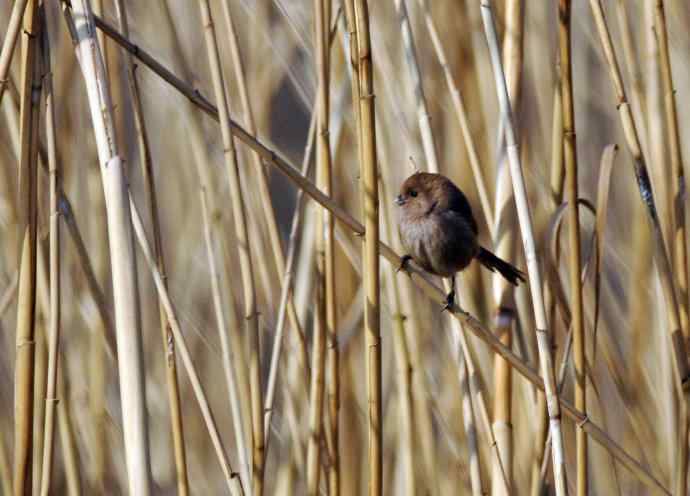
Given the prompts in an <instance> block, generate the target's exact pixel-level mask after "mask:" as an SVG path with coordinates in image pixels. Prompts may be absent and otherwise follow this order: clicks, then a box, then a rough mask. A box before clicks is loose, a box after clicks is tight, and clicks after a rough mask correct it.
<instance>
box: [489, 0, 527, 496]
mask: <svg viewBox="0 0 690 496" xmlns="http://www.w3.org/2000/svg"><path fill="white" fill-rule="evenodd" d="M523 10H524V7H523V2H522V0H511V1H509V2H507V3H506V12H505V35H504V39H503V46H502V57H503V64H504V67H505V79H506V85H507V87H508V90H507V91H508V98H509V101H510V105H511V107H512V108H513V109H515V112H518V109H519V107H520V97H521V91H520V86H521V82H522V72H523V71H522V65H523V57H524V50H523V38H524V12H523ZM501 122H502V126H505V125H506V123H505V122H504V121H503V120H502V121H501ZM499 138H501V136H499ZM501 159H502V160H501V163H500V164H499V166H498V172H497V178H496V183H497V185H496V196H495V207H494V208H495V212H496V216H495V218H494V219H495V223H494V224H492V225H491V226H490V227H491V230H492V233H493V235H492V237H493V243H494V250H495V252H496V254H497V255H498V256H499V257H501V258H502V259H504V260H515V259H516V251H517V246H516V237H517V236H516V231H517V229H516V226H515V222H516V215H515V214H516V212H515V206H514V205H515V201H514V198H515V196H514V194H513V188H512V187H511V172H510V171H509V163H508V160H509V159H507V158H506V157H505V155H504V154H502V153H501ZM492 279H493V294H494V304H495V305H496V310H495V317H494V318H495V326H496V330H495V333H496V335H497V336H498V337H499V339H500V340H501V342H502V343H503V344H505V345H506V346H508V347H511V344H512V341H513V325H514V322H515V320H516V316H517V312H516V310H515V301H514V298H515V296H514V290H513V286H512V285H510V284H509V283H508V282H507V281H506V280H505V279H503V277H502V276H501V275H500V274H494V275H493V276H492ZM493 372H494V385H495V389H496V393H495V396H494V416H493V424H492V429H493V430H494V434H495V436H496V441H497V450H498V454H499V456H498V457H496V458H495V459H494V463H493V465H492V473H491V480H492V486H491V489H492V494H493V495H494V496H507V495H508V494H509V492H510V491H509V489H508V488H509V487H510V486H509V485H508V484H511V485H512V483H513V412H512V409H513V401H512V396H513V378H512V376H513V374H512V372H511V369H510V366H509V365H508V363H507V362H506V361H505V360H503V359H502V358H501V357H495V358H494V370H493ZM502 478H504V479H507V482H508V483H506V484H499V481H500V480H501V479H502Z"/></svg>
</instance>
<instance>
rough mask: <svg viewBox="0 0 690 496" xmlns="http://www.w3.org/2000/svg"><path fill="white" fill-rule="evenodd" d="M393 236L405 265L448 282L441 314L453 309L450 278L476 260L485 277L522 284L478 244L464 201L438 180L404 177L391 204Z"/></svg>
mask: <svg viewBox="0 0 690 496" xmlns="http://www.w3.org/2000/svg"><path fill="white" fill-rule="evenodd" d="M395 203H396V205H398V232H399V233H400V239H401V241H402V244H403V246H404V248H405V251H406V253H407V255H405V257H403V264H402V265H401V267H402V266H404V264H405V262H406V261H407V260H409V259H412V260H414V261H415V263H416V264H417V265H419V266H420V267H422V268H423V269H424V270H426V271H428V272H431V273H432V274H435V275H437V276H441V277H450V278H451V280H452V283H453V290H451V292H450V293H449V294H448V301H447V305H446V308H447V307H449V306H451V305H452V304H453V298H454V296H455V291H454V288H455V274H456V273H457V272H459V271H461V270H463V269H465V267H467V266H468V265H469V264H470V262H471V261H472V259H475V258H476V259H477V260H478V261H479V263H481V264H482V265H483V266H484V267H486V268H487V269H489V270H490V271H492V272H494V271H498V272H499V273H500V274H501V275H502V276H503V277H505V278H506V280H508V281H509V282H510V283H511V284H514V285H516V286H517V285H518V282H519V281H523V282H524V281H525V275H524V274H523V273H522V272H521V271H520V270H518V269H517V268H516V267H514V266H513V265H511V264H510V263H508V262H506V261H505V260H501V259H500V258H498V257H497V256H496V255H494V254H493V253H491V252H490V251H489V250H487V249H486V248H483V247H481V246H480V245H479V241H478V240H477V232H478V229H477V222H476V221H475V220H474V216H473V215H472V208H471V207H470V204H469V202H468V201H467V198H466V197H465V195H464V194H463V193H462V191H460V189H459V188H458V187H457V186H455V184H453V183H452V182H451V181H450V179H448V178H447V177H445V176H442V175H441V174H430V173H427V172H418V173H416V174H413V175H412V176H410V177H408V178H407V179H406V180H405V182H404V183H403V185H402V187H401V188H400V194H399V195H398V196H397V197H396V199H395Z"/></svg>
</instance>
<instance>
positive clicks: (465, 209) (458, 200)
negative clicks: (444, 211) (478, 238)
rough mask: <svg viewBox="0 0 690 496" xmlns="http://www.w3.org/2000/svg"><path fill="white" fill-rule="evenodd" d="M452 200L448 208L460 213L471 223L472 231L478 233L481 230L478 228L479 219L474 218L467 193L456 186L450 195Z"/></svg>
mask: <svg viewBox="0 0 690 496" xmlns="http://www.w3.org/2000/svg"><path fill="white" fill-rule="evenodd" d="M450 196H451V200H450V202H449V204H448V210H452V211H453V212H457V213H458V214H460V215H461V216H462V217H463V218H464V219H465V220H466V221H467V223H468V224H469V226H470V228H471V229H472V231H473V232H474V233H475V234H477V232H478V231H479V230H478V228H477V221H476V220H474V215H472V207H471V206H470V202H469V201H468V200H467V197H466V196H465V194H464V193H463V192H462V191H460V190H459V189H457V188H455V191H453V194H451V195H450Z"/></svg>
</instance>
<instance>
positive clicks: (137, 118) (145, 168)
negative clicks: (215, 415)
mask: <svg viewBox="0 0 690 496" xmlns="http://www.w3.org/2000/svg"><path fill="white" fill-rule="evenodd" d="M115 12H116V15H117V20H118V25H119V27H120V30H121V32H122V34H123V35H124V36H126V37H129V25H128V24H129V23H128V20H127V11H126V9H125V3H124V2H123V0H115ZM124 62H125V72H126V74H127V83H128V86H129V96H130V98H131V101H132V113H133V117H134V125H135V129H136V134H137V145H138V149H139V162H140V163H141V169H142V176H143V178H144V186H145V188H146V197H147V200H148V202H147V203H148V210H149V215H150V216H151V222H152V225H153V247H154V255H155V257H156V262H157V264H158V269H159V270H160V272H161V274H162V275H163V280H164V281H165V283H166V284H167V276H166V270H165V258H164V256H163V240H162V237H161V227H160V214H159V209H158V198H157V194H156V185H155V180H154V173H153V167H152V160H151V151H150V146H149V139H148V133H147V129H146V123H145V120H144V109H143V104H142V101H141V96H140V94H139V82H138V80H137V77H136V72H135V71H136V67H135V65H134V63H133V60H132V56H131V55H130V54H128V53H125V54H124ZM158 312H159V314H160V323H161V326H160V327H161V338H162V344H163V353H164V357H165V378H166V386H167V388H166V389H167V393H168V405H169V407H170V424H171V426H170V427H171V430H172V440H173V457H174V460H175V473H176V476H177V493H178V494H179V495H180V496H186V495H187V494H188V493H189V480H188V477H187V454H186V452H185V444H184V427H183V424H182V411H181V407H180V387H179V384H178V380H177V363H176V360H175V341H174V339H173V337H172V334H171V332H170V330H169V327H168V322H167V319H166V317H165V312H164V311H163V308H162V307H161V305H160V303H159V305H158Z"/></svg>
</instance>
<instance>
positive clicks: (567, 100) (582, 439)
mask: <svg viewBox="0 0 690 496" xmlns="http://www.w3.org/2000/svg"><path fill="white" fill-rule="evenodd" d="M571 9H572V4H571V0H560V1H559V8H558V19H559V24H558V40H559V47H560V66H561V77H560V80H561V94H562V96H561V99H562V102H563V147H564V150H563V157H564V161H565V171H566V178H565V182H566V198H567V200H568V243H569V249H568V253H569V255H570V263H569V264H568V268H569V271H570V298H571V302H570V306H571V312H572V329H573V330H572V333H573V343H574V355H573V363H574V366H575V367H574V368H575V408H577V409H578V410H580V411H582V412H584V413H585V415H586V414H587V378H586V374H585V366H586V359H585V330H584V319H583V315H582V280H581V279H580V277H581V276H580V272H581V270H582V269H581V260H580V214H579V207H578V198H579V193H578V184H577V140H576V134H575V109H574V103H573V100H574V98H573V67H572V64H573V62H572V58H571V57H572V55H571V53H572V52H571V46H572V35H571ZM575 441H576V452H577V495H578V496H587V494H588V490H587V483H588V477H587V474H588V470H587V433H586V432H584V431H583V430H582V429H577V430H576V432H575Z"/></svg>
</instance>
